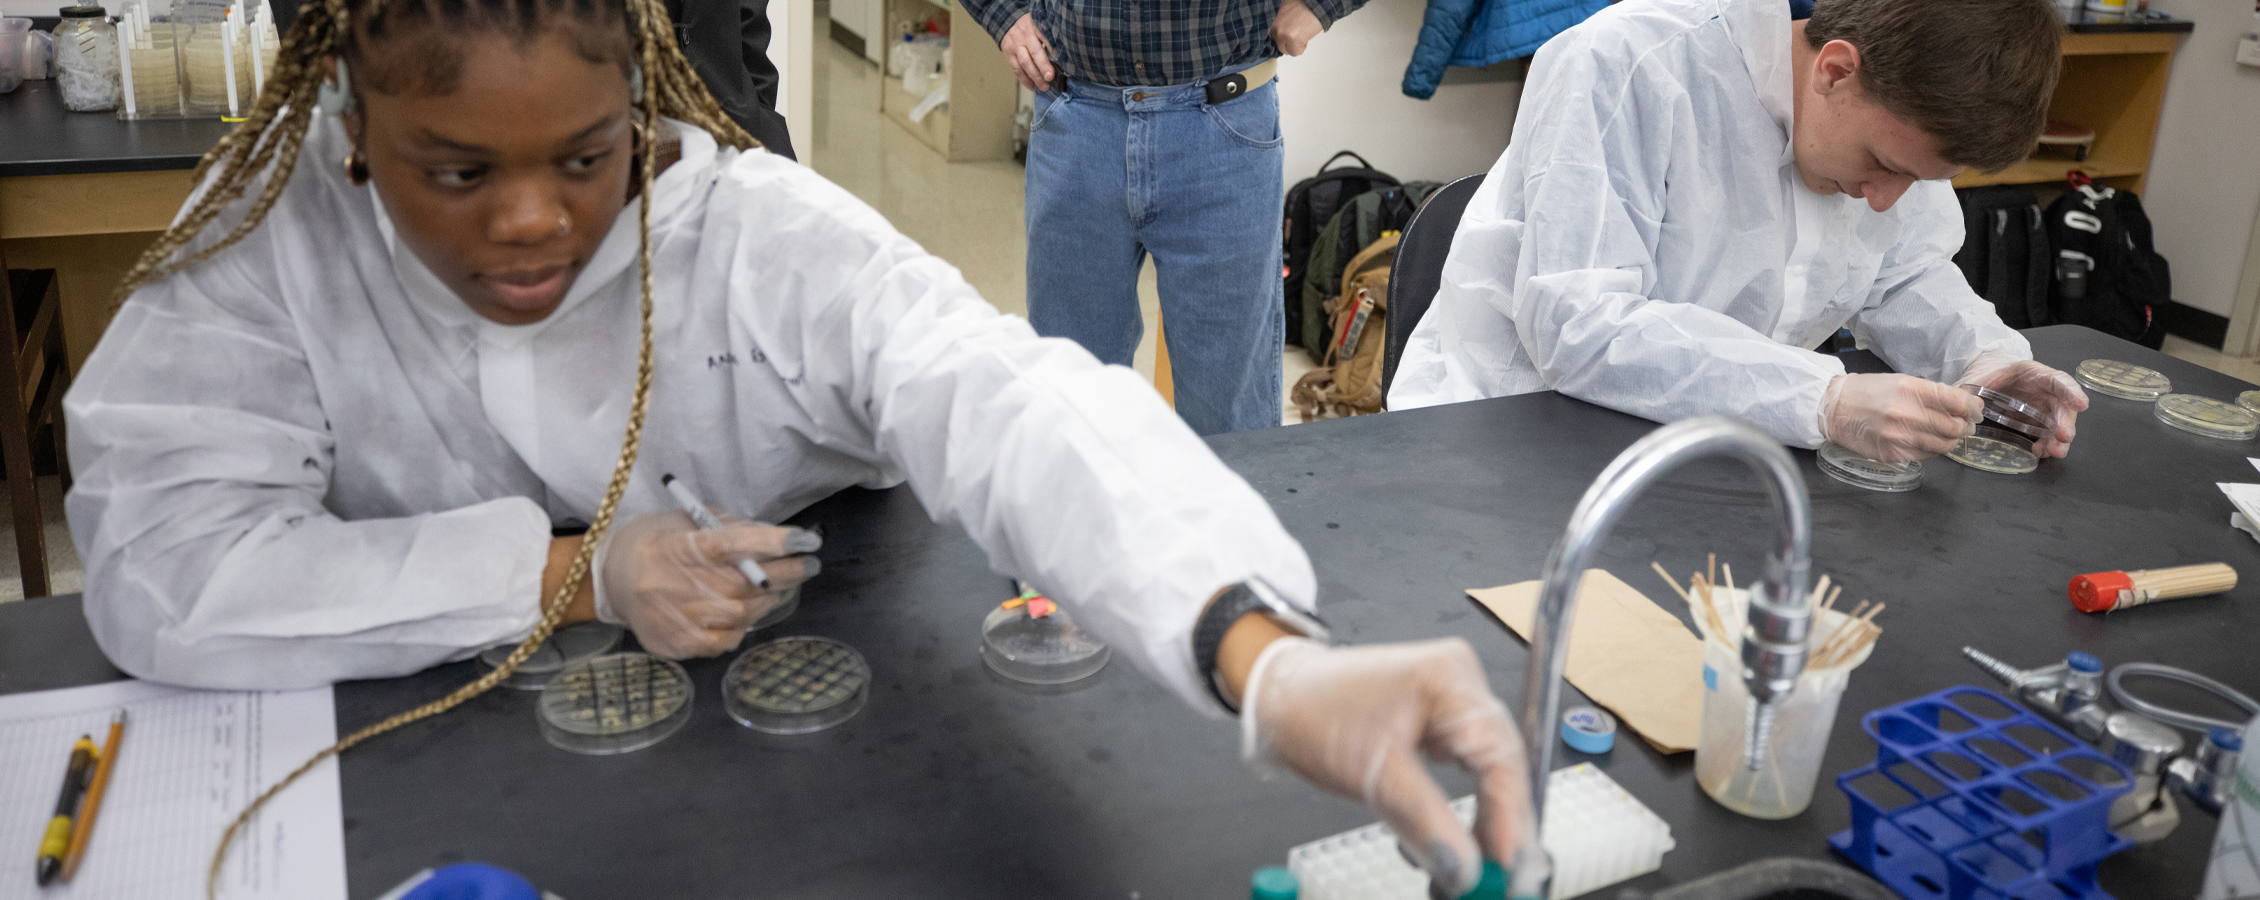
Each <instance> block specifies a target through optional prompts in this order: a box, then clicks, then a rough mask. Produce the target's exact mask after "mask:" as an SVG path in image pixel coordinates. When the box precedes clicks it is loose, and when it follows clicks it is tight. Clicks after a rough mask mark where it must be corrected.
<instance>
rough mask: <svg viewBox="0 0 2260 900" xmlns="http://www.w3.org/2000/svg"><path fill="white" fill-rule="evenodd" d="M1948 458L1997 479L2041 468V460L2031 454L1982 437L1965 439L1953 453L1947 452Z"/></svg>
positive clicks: (1991, 438)
mask: <svg viewBox="0 0 2260 900" xmlns="http://www.w3.org/2000/svg"><path fill="white" fill-rule="evenodd" d="M1946 458H1947V459H1951V460H1953V461H1955V462H1958V463H1961V464H1962V465H1965V466H1969V467H1970V468H1972V469H1976V470H1978V471H1981V472H1992V473H1994V474H1997V475H2023V474H2026V473H2029V472H2031V471H2033V470H2034V469H2038V468H2040V457H2038V456H2034V455H2033V452H2032V451H2031V450H2027V449H2025V448H2023V447H2020V446H2017V445H2016V444H2014V443H2011V442H2009V441H2005V440H2002V439H2000V438H1998V437H1990V436H1987V435H1982V434H1973V435H1971V436H1969V437H1966V438H1963V439H1962V442H1961V443H1960V444H1956V445H1955V446H1954V449H1952V450H1949V451H1947V452H1946Z"/></svg>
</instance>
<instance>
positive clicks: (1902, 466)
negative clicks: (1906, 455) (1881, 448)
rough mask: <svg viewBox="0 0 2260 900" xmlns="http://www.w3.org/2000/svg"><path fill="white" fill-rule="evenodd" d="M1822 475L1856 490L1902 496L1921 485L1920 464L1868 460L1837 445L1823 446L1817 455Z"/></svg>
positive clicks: (1921, 468)
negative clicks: (1861, 489) (1902, 493)
mask: <svg viewBox="0 0 2260 900" xmlns="http://www.w3.org/2000/svg"><path fill="white" fill-rule="evenodd" d="M1816 456H1817V457H1818V458H1819V459H1820V467H1821V473H1822V474H1824V475H1827V476H1828V477H1830V478H1834V479H1836V480H1838V481H1841V482H1844V483H1845V484H1849V485H1851V486H1853V487H1856V488H1866V489H1867V490H1871V491H1886V492H1889V493H1895V494H1896V493H1901V492H1905V491H1911V490H1914V489H1916V488H1918V487H1922V485H1923V464H1922V463H1919V462H1903V463H1889V462H1883V461H1881V460H1875V459H1869V458H1867V457H1865V456H1861V455H1860V454H1858V453H1854V452H1852V451H1851V450H1848V449H1845V448H1844V447H1843V446H1841V445H1838V444H1822V445H1821V449H1820V452H1819V453H1818V454H1816Z"/></svg>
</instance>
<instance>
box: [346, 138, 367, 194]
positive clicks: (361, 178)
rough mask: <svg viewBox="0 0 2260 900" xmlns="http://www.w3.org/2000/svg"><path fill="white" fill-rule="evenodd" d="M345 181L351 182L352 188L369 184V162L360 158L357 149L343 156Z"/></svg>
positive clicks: (358, 149)
mask: <svg viewBox="0 0 2260 900" xmlns="http://www.w3.org/2000/svg"><path fill="white" fill-rule="evenodd" d="M345 180H347V181H350V182H353V186H354V187H360V186H362V185H364V184H368V183H369V161H368V160H365V159H362V158H361V150H360V148H358V147H356V148H354V150H353V152H351V153H348V154H346V155H345Z"/></svg>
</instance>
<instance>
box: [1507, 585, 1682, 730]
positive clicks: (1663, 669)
mask: <svg viewBox="0 0 2260 900" xmlns="http://www.w3.org/2000/svg"><path fill="white" fill-rule="evenodd" d="M1539 587H1540V583H1539V582H1536V581H1525V582H1522V583H1520V584H1510V585H1506V586H1504V587H1495V588H1474V589H1470V590H1469V591H1468V592H1467V593H1468V596H1470V597H1474V598H1475V600H1476V602H1478V603H1481V604H1483V605H1484V607H1485V608H1488V609H1490V610H1491V613H1492V614H1493V615H1496V616H1498V617H1499V620H1500V621H1502V622H1505V623H1507V627H1509V628H1512V629H1514V631H1515V633H1516V634H1519V635H1521V636H1522V637H1523V638H1524V639H1525V640H1528V639H1529V637H1530V620H1531V618H1532V617H1533V616H1536V615H1537V610H1538V590H1539ZM1566 671H1567V673H1568V676H1569V683H1570V684H1573V685H1576V686H1577V689H1578V690H1581V691H1584V692H1585V695H1586V696H1588V697H1591V698H1593V702H1595V703H1599V704H1601V705H1602V706H1605V707H1608V708H1609V711H1611V712H1613V713H1615V714H1616V717H1617V719H1618V721H1620V722H1622V723H1623V724H1624V725H1626V726H1628V727H1630V728H1631V729H1632V730H1634V731H1636V732H1638V733H1639V734H1640V737H1641V738H1643V739H1645V740H1647V742H1648V743H1649V745H1650V746H1653V747H1655V748H1656V749H1657V750H1658V751H1660V752H1663V753H1667V754H1668V753H1684V752H1687V751H1689V750H1693V749H1695V743H1696V739H1697V738H1698V737H1699V736H1700V735H1701V733H1702V729H1703V642H1702V641H1701V640H1700V639H1698V638H1697V637H1695V635H1694V634H1693V633H1691V632H1689V631H1688V630H1687V626H1685V625H1682V624H1680V622H1679V619H1677V618H1675V617H1673V616H1672V614H1671V613H1668V612H1665V611H1664V610H1663V609H1662V608H1661V607H1658V606H1657V605H1656V604H1655V601H1652V600H1650V599H1648V597H1647V595H1645V594H1642V593H1640V592H1639V591H1638V590H1635V589H1634V588H1633V587H1632V585H1629V584H1626V583H1624V580H1623V579H1620V578H1618V577H1616V576H1615V575H1611V574H1609V573H1607V572H1604V571H1602V570H1600V569H1587V570H1585V580H1584V582H1583V584H1581V585H1580V586H1579V588H1578V597H1577V604H1576V608H1575V611H1574V612H1573V614H1572V619H1571V622H1570V629H1569V664H1568V666H1567V667H1566ZM1546 727H1548V728H1550V729H1554V733H1555V734H1558V733H1559V730H1560V728H1561V723H1559V722H1549V723H1547V725H1546ZM1549 736H1551V735H1549Z"/></svg>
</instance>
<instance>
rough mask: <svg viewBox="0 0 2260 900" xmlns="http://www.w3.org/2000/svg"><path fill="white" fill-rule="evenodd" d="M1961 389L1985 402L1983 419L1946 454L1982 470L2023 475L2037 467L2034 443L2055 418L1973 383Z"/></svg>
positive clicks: (2052, 427)
mask: <svg viewBox="0 0 2260 900" xmlns="http://www.w3.org/2000/svg"><path fill="white" fill-rule="evenodd" d="M1962 389H1963V390H1966V391H1969V392H1970V393H1973V394H1976V395H1977V397H1978V399H1979V400H1982V401H1984V402H1985V412H1984V420H1983V421H1982V422H1981V423H1980V424H1979V425H1978V427H1977V433H1976V434H1973V435H1971V436H1969V437H1966V438H1963V439H1962V442H1961V443H1960V444H1957V445H1955V447H1954V449H1952V450H1949V451H1947V453H1946V458H1947V459H1951V460H1953V461H1955V462H1958V463H1961V464H1962V465H1965V466H1969V467H1970V468H1973V469H1977V470H1979V471H1982V472H1992V473H1995V474H1998V475H2023V474H2026V473H2029V472H2032V471H2034V470H2036V469H2039V468H2040V457H2039V456H2038V455H2035V454H2034V453H2033V452H2032V448H2033V446H2034V445H2035V444H2037V443H2039V442H2040V441H2041V440H2042V439H2044V438H2046V437H2047V436H2048V435H2049V434H2050V433H2051V432H2054V431H2055V430H2056V421H2055V419H2053V418H2051V417H2050V416H2049V415H2048V414H2047V413H2045V412H2042V411H2041V410H2040V408H2039V407H2036V406H2033V405H2031V404H2029V403H2026V402H2024V401H2022V400H2019V399H2017V398H2015V397H2011V396H2009V395H2007V394H2004V393H2001V392H1999V391H1996V390H1993V389H1992V388H1987V387H1981V386H1979V385H1974V384H1965V385H1963V386H1962Z"/></svg>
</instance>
